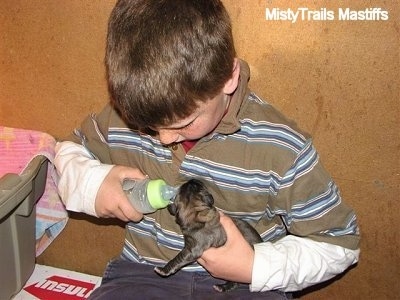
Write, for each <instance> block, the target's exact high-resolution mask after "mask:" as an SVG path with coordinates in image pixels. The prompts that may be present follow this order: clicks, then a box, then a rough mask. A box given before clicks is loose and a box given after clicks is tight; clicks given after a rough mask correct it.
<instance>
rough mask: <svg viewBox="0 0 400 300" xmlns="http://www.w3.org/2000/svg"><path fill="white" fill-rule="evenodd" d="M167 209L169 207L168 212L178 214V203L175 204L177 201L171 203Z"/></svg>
mask: <svg viewBox="0 0 400 300" xmlns="http://www.w3.org/2000/svg"><path fill="white" fill-rule="evenodd" d="M167 209H168V212H169V213H170V214H171V215H173V216H175V215H176V205H175V203H170V204H168V206H167Z"/></svg>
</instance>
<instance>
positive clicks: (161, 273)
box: [154, 267, 169, 277]
mask: <svg viewBox="0 0 400 300" xmlns="http://www.w3.org/2000/svg"><path fill="white" fill-rule="evenodd" d="M154 271H155V272H156V273H157V274H158V275H160V276H162V277H167V276H169V274H167V273H166V272H165V271H164V268H161V267H155V268H154Z"/></svg>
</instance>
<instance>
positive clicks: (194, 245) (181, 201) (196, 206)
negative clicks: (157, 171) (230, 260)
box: [154, 179, 262, 292]
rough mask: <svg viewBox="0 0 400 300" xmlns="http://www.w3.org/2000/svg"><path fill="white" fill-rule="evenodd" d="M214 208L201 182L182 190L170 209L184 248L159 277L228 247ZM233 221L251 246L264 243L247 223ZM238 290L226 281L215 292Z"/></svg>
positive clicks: (212, 200)
mask: <svg viewBox="0 0 400 300" xmlns="http://www.w3.org/2000/svg"><path fill="white" fill-rule="evenodd" d="M213 204H214V198H213V196H212V195H211V194H210V193H209V192H208V190H207V188H206V187H205V185H204V184H203V183H202V182H201V181H199V180H197V179H191V180H189V181H188V182H186V183H185V184H183V185H182V186H181V187H180V189H179V193H178V195H177V196H176V198H175V200H174V203H172V204H170V205H169V206H168V210H169V212H170V213H171V214H172V215H174V216H175V221H176V223H177V224H178V225H179V226H180V228H181V230H182V233H183V236H184V241H185V246H184V248H183V249H182V251H180V252H179V253H178V255H177V256H175V257H174V258H173V259H172V260H170V261H169V262H168V263H167V264H166V265H165V266H164V267H156V268H155V269H154V270H155V271H156V272H157V273H158V274H159V275H161V276H164V277H166V276H169V275H172V274H174V273H175V272H177V271H178V270H180V269H181V268H182V267H184V266H185V265H187V264H189V263H192V262H195V261H196V260H197V259H198V258H199V257H200V256H201V255H202V254H203V251H204V250H206V249H208V248H210V247H220V246H222V245H224V244H225V242H226V239H227V237H226V233H225V230H224V228H223V227H222V225H221V223H220V221H219V213H218V211H217V209H216V208H215V207H214V206H213ZM232 220H233V222H234V223H235V225H236V226H237V227H238V228H239V230H240V231H241V233H242V234H243V236H244V238H245V239H246V240H247V241H248V242H249V244H250V245H253V244H255V243H259V242H262V239H261V237H260V235H259V234H258V232H257V231H256V230H255V229H254V228H253V227H251V226H250V225H249V224H248V223H247V222H245V221H242V220H240V219H234V218H233V219H232ZM237 286H238V283H236V282H230V281H227V282H226V283H224V284H218V285H215V286H214V289H215V290H217V291H219V292H227V291H230V290H233V289H235V288H236V287H237Z"/></svg>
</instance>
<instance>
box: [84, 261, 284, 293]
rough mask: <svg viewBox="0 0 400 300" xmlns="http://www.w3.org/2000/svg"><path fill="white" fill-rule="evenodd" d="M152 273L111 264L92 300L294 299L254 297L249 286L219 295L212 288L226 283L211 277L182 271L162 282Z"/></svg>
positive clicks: (123, 263) (143, 267) (130, 265)
mask: <svg viewBox="0 0 400 300" xmlns="http://www.w3.org/2000/svg"><path fill="white" fill-rule="evenodd" d="M153 269H154V267H153V266H150V265H144V264H139V263H134V262H131V261H126V260H123V259H115V260H113V261H111V262H110V263H109V264H108V266H107V268H106V270H105V272H104V276H103V279H102V283H101V285H100V286H99V287H98V288H97V289H96V290H94V292H93V293H92V294H91V296H90V297H89V299H107V300H112V299H124V300H125V299H141V300H142V299H174V300H175V299H199V300H200V299H201V300H205V299H213V300H214V299H291V297H288V296H289V295H286V294H285V293H283V292H280V291H269V292H263V293H251V292H250V291H249V286H248V285H246V284H243V285H240V286H239V288H237V289H235V290H233V291H230V292H226V293H220V292H217V291H215V290H214V289H213V285H214V284H219V283H223V282H224V281H222V280H218V279H215V278H214V277H212V276H210V275H209V274H208V273H205V272H204V273H198V272H187V271H179V272H177V273H176V274H174V275H171V276H169V277H166V278H163V277H160V276H159V275H157V274H156V273H155V272H154V270H153Z"/></svg>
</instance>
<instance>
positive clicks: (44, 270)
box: [13, 264, 101, 300]
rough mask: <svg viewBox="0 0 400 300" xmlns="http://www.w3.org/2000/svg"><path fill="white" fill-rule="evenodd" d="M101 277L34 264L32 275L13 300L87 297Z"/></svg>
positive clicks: (55, 299)
mask: <svg viewBox="0 0 400 300" xmlns="http://www.w3.org/2000/svg"><path fill="white" fill-rule="evenodd" d="M100 283H101V277H98V276H93V275H88V274H83V273H79V272H73V271H68V270H64V269H59V268H54V267H49V266H43V265H38V264H36V266H35V270H34V272H33V274H32V276H31V277H30V278H29V280H28V282H27V283H26V285H25V286H24V288H23V289H22V290H21V291H20V292H19V293H18V294H17V295H16V296H15V297H14V298H13V300H49V299H52V300H81V299H87V298H88V297H89V296H90V294H91V293H92V292H93V290H94V289H95V288H97V287H98V286H99V285H100Z"/></svg>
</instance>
